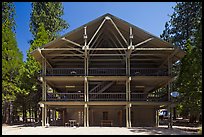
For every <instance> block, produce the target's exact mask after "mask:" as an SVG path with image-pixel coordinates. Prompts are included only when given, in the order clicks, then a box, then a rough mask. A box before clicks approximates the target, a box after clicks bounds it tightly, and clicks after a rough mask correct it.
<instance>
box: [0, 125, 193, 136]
mask: <svg viewBox="0 0 204 137" xmlns="http://www.w3.org/2000/svg"><path fill="white" fill-rule="evenodd" d="M193 134H196V133H195V132H187V131H183V130H179V129H176V128H173V129H167V128H166V127H157V128H156V127H135V128H129V129H128V128H125V127H121V128H120V127H76V128H75V127H54V126H50V127H49V128H43V127H41V126H37V127H23V126H2V135H193Z"/></svg>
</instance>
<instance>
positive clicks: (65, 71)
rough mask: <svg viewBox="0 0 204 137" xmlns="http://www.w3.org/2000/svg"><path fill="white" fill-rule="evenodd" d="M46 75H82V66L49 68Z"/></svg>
mask: <svg viewBox="0 0 204 137" xmlns="http://www.w3.org/2000/svg"><path fill="white" fill-rule="evenodd" d="M46 75H47V76H84V68H51V69H50V68H49V69H47V72H46Z"/></svg>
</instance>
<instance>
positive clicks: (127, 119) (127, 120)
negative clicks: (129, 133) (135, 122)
mask: <svg viewBox="0 0 204 137" xmlns="http://www.w3.org/2000/svg"><path fill="white" fill-rule="evenodd" d="M128 108H129V107H128V104H127V105H126V109H125V110H126V127H127V128H129V115H128V111H129V110H128Z"/></svg>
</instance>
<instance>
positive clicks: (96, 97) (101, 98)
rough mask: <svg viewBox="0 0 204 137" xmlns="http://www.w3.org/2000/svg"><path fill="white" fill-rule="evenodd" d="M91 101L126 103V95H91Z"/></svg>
mask: <svg viewBox="0 0 204 137" xmlns="http://www.w3.org/2000/svg"><path fill="white" fill-rule="evenodd" d="M89 101H126V93H89Z"/></svg>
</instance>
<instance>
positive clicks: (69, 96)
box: [46, 93, 84, 101]
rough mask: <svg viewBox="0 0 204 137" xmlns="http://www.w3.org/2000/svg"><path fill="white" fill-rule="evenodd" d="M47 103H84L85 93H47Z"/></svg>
mask: <svg viewBox="0 0 204 137" xmlns="http://www.w3.org/2000/svg"><path fill="white" fill-rule="evenodd" d="M46 100H47V101H84V93H47V97H46Z"/></svg>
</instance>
